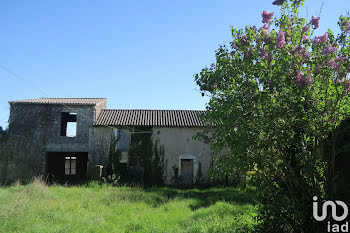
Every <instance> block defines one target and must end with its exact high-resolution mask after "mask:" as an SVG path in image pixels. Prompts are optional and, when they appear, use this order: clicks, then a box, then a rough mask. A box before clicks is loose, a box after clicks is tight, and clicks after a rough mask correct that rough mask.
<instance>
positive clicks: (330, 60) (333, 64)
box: [328, 59, 339, 70]
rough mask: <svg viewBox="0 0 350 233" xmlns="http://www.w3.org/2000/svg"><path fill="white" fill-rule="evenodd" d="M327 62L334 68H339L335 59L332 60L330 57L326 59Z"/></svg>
mask: <svg viewBox="0 0 350 233" xmlns="http://www.w3.org/2000/svg"><path fill="white" fill-rule="evenodd" d="M328 64H329V66H330V67H331V68H332V69H334V70H337V69H339V65H338V64H337V63H336V62H335V61H333V60H332V59H328Z"/></svg>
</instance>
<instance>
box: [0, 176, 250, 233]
mask: <svg viewBox="0 0 350 233" xmlns="http://www.w3.org/2000/svg"><path fill="white" fill-rule="evenodd" d="M254 205H255V202H254V192H251V191H249V192H248V191H245V190H240V189H232V188H221V189H217V188H215V189H214V188H213V189H206V190H196V189H191V190H178V189H172V188H157V187H153V188H149V189H140V188H130V187H113V186H111V185H106V184H103V185H102V186H100V185H99V184H98V183H96V182H93V183H91V184H89V185H86V186H71V187H64V186H58V185H53V186H47V185H46V184H45V183H44V182H42V181H40V180H35V181H34V182H33V183H31V184H28V185H20V184H17V185H14V186H10V187H0V219H1V221H0V232H198V233H199V232H235V233H243V232H244V233H246V232H251V231H252V229H253V228H254V227H255V226H256V224H257V221H256V212H257V209H256V207H255V206H254Z"/></svg>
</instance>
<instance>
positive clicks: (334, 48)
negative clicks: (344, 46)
mask: <svg viewBox="0 0 350 233" xmlns="http://www.w3.org/2000/svg"><path fill="white" fill-rule="evenodd" d="M337 50H338V48H337V47H336V46H334V47H332V46H331V45H330V44H328V45H327V48H326V49H325V50H323V53H324V54H325V55H328V54H331V53H335V52H336V51H337Z"/></svg>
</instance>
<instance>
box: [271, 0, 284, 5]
mask: <svg viewBox="0 0 350 233" xmlns="http://www.w3.org/2000/svg"><path fill="white" fill-rule="evenodd" d="M285 1H286V0H276V1H274V2H273V3H272V4H273V5H276V6H281V5H282V4H283V3H284V2H285Z"/></svg>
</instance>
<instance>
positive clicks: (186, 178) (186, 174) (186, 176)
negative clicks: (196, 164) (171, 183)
mask: <svg viewBox="0 0 350 233" xmlns="http://www.w3.org/2000/svg"><path fill="white" fill-rule="evenodd" d="M181 184H182V185H184V186H191V185H192V184H193V159H181Z"/></svg>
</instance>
